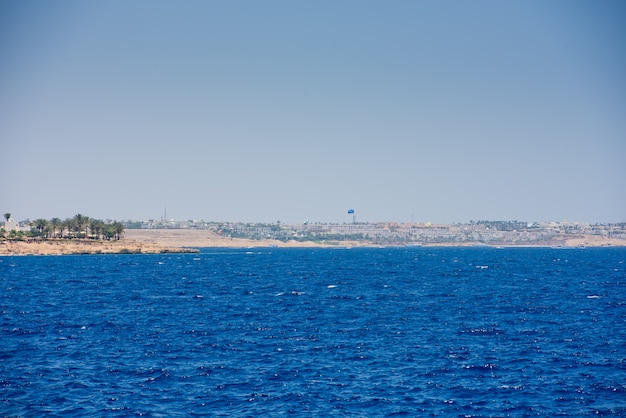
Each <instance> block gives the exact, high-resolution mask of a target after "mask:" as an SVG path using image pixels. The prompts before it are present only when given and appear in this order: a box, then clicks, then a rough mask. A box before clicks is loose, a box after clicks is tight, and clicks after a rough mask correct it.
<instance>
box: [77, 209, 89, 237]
mask: <svg viewBox="0 0 626 418" xmlns="http://www.w3.org/2000/svg"><path fill="white" fill-rule="evenodd" d="M74 221H75V222H76V232H77V233H78V236H80V234H81V233H82V232H83V230H84V231H85V238H86V237H87V225H89V216H85V215H81V214H80V213H77V214H76V215H74Z"/></svg>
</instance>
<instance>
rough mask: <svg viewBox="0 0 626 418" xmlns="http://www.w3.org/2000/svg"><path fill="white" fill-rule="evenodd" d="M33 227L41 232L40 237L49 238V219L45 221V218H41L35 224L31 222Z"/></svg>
mask: <svg viewBox="0 0 626 418" xmlns="http://www.w3.org/2000/svg"><path fill="white" fill-rule="evenodd" d="M30 225H31V227H33V226H34V227H35V228H36V229H37V231H39V236H41V237H43V238H47V235H48V220H47V219H43V218H39V219H35V220H34V221H33V222H31V224H30Z"/></svg>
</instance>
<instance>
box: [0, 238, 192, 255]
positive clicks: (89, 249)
mask: <svg viewBox="0 0 626 418" xmlns="http://www.w3.org/2000/svg"><path fill="white" fill-rule="evenodd" d="M189 252H198V250H197V249H194V248H181V247H175V246H167V245H161V244H157V243H152V244H151V243H143V242H137V241H133V240H125V239H122V240H119V241H100V240H98V241H90V240H78V239H76V240H63V239H50V240H45V241H40V240H31V241H10V240H7V241H0V256H11V255H78V254H163V253H189Z"/></svg>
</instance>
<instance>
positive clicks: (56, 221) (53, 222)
mask: <svg viewBox="0 0 626 418" xmlns="http://www.w3.org/2000/svg"><path fill="white" fill-rule="evenodd" d="M62 225H63V221H61V219H60V218H52V219H50V226H51V227H52V237H53V238H56V237H57V230H59V232H60V233H61V236H63V226H62Z"/></svg>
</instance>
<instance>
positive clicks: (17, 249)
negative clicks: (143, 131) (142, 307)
mask: <svg viewBox="0 0 626 418" xmlns="http://www.w3.org/2000/svg"><path fill="white" fill-rule="evenodd" d="M397 246H398V245H380V244H373V243H371V242H369V241H326V242H312V241H278V240H271V239H263V240H252V239H245V238H230V237H224V236H221V235H218V234H216V233H215V232H213V231H209V230H195V229H129V230H126V232H125V237H124V238H123V239H121V240H119V241H99V240H98V241H92V240H78V239H76V240H61V239H51V240H45V241H40V240H30V241H9V240H6V241H0V256H8V255H71V254H163V253H195V252H199V250H198V248H347V247H351V248H352V247H368V248H384V247H397ZM414 246H420V247H491V248H540V247H544V248H545V247H548V248H549V247H555V248H587V247H589V248H593V247H602V248H607V247H626V240H618V239H612V238H607V237H603V236H597V235H585V236H580V235H573V236H571V237H567V236H563V237H560V239H558V240H554V239H553V240H550V241H545V242H534V243H498V242H494V243H482V242H463V243H427V244H419V243H418V244H416V245H414ZM407 247H411V245H408V246H407Z"/></svg>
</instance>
